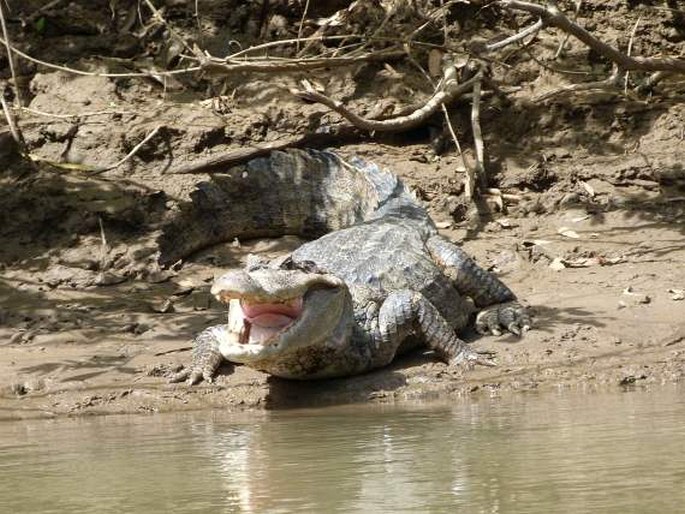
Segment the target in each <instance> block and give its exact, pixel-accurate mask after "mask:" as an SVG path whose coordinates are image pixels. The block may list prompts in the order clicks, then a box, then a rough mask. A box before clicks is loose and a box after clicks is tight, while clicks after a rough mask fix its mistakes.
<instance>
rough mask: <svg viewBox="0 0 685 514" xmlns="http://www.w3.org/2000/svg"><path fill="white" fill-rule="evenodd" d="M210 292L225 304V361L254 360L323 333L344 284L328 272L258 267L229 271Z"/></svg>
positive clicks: (342, 294) (344, 290)
mask: <svg viewBox="0 0 685 514" xmlns="http://www.w3.org/2000/svg"><path fill="white" fill-rule="evenodd" d="M211 292H212V294H213V295H214V296H215V297H216V298H217V299H218V300H219V301H221V302H223V303H226V304H228V305H229V312H228V331H227V335H226V341H224V342H223V343H222V353H223V354H224V356H225V357H226V358H228V359H229V360H231V359H232V360H237V359H236V357H239V358H240V359H250V360H254V359H257V358H258V357H260V356H264V355H265V354H269V353H274V352H275V353H278V352H282V351H284V350H286V349H292V348H294V347H299V346H302V345H307V344H311V342H312V341H313V340H315V339H317V338H318V336H319V335H325V333H326V332H327V331H328V330H330V327H331V326H335V325H336V324H337V321H338V320H337V319H335V320H334V319H333V317H335V316H337V314H336V313H337V312H338V310H339V309H338V304H339V303H341V301H340V300H341V299H342V298H344V297H345V296H346V295H347V287H346V286H345V284H344V283H343V282H342V281H341V280H340V279H338V278H337V277H335V276H333V275H329V274H324V273H311V272H305V271H300V270H282V269H273V268H262V269H257V270H251V271H247V270H237V271H231V272H228V273H226V274H225V275H223V276H221V277H219V278H218V279H217V280H216V281H215V282H214V284H213V286H212V289H211ZM238 361H242V360H238Z"/></svg>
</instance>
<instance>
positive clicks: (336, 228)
mask: <svg viewBox="0 0 685 514" xmlns="http://www.w3.org/2000/svg"><path fill="white" fill-rule="evenodd" d="M288 234H290V235H298V236H300V237H303V238H308V239H312V240H311V241H309V242H307V243H305V244H303V245H302V246H300V247H299V248H298V249H296V250H295V251H294V252H292V253H291V254H290V255H288V256H287V257H284V258H279V259H276V260H273V261H271V262H267V261H263V260H260V259H258V258H252V259H251V260H249V261H248V264H247V266H246V267H245V268H244V269H241V270H234V271H229V272H228V273H226V274H225V275H223V276H221V277H220V278H218V279H217V280H216V281H215V282H214V284H213V285H212V288H211V293H212V294H213V295H214V296H215V297H216V298H218V299H219V300H220V301H221V302H224V303H226V304H228V311H229V312H228V322H227V323H224V324H220V325H216V326H212V327H209V328H207V329H205V330H204V331H202V332H201V333H200V334H199V335H197V337H196V338H195V340H194V343H193V352H192V363H191V364H190V367H188V368H186V369H184V370H182V371H181V372H180V373H178V374H176V376H174V377H173V378H172V381H182V380H186V379H187V380H188V382H189V383H191V384H194V383H197V382H200V381H201V380H203V379H204V380H205V381H208V382H211V381H212V379H213V377H214V375H215V373H216V370H217V368H218V367H219V366H220V364H221V363H222V362H223V361H224V360H228V361H230V362H234V363H242V364H246V365H248V366H251V367H253V368H255V369H258V370H261V371H265V372H267V373H270V374H272V375H275V376H278V377H284V378H290V379H317V378H326V377H339V376H347V375H354V374H358V373H363V372H365V371H368V370H371V369H374V368H379V367H381V366H385V365H387V364H389V363H390V362H391V361H392V360H393V359H394V358H395V357H396V356H397V355H399V354H401V353H404V352H406V351H407V350H409V349H411V348H415V347H417V346H418V345H424V346H427V347H428V348H430V349H432V350H434V352H435V353H436V354H437V356H438V357H439V358H440V359H442V360H443V361H445V362H447V363H448V364H449V365H450V366H462V365H466V366H470V365H473V364H484V365H489V364H492V359H491V357H490V356H489V355H486V354H482V353H478V352H476V351H474V350H473V349H472V348H471V347H470V346H469V345H468V344H467V343H465V342H464V341H462V340H461V339H460V338H459V336H458V335H457V332H458V331H460V330H462V329H464V328H465V327H466V326H467V325H468V324H469V322H470V321H471V319H472V318H473V317H474V316H473V314H474V313H475V312H476V311H477V310H479V312H478V314H477V316H475V326H476V329H477V330H478V331H479V332H481V333H493V334H500V333H501V331H502V330H507V331H509V332H512V333H515V334H521V333H522V332H525V331H526V330H527V329H528V328H529V326H530V318H529V316H528V314H527V313H526V310H525V308H524V307H523V306H522V305H520V304H519V303H518V302H517V301H516V298H515V296H514V294H513V293H512V291H511V290H510V289H509V288H508V287H507V286H506V285H504V284H503V283H502V282H501V281H500V280H499V279H498V278H497V277H495V276H494V275H492V274H491V273H489V272H487V271H485V270H484V269H482V268H480V267H479V266H478V265H477V264H476V263H475V262H474V261H473V260H472V259H471V258H470V257H469V256H468V255H466V253H465V252H464V251H463V250H462V249H461V248H459V247H458V246H457V245H455V244H453V243H452V242H450V241H449V240H448V239H446V238H445V237H443V236H441V235H439V234H438V231H437V229H436V226H435V224H434V222H433V221H432V220H431V218H430V216H429V215H428V213H427V212H426V210H425V209H424V208H423V207H422V206H421V205H420V203H419V201H418V200H417V199H416V198H415V197H414V195H413V194H412V193H411V192H410V191H409V189H408V188H407V187H406V186H405V185H404V184H403V183H402V181H401V180H400V179H399V178H398V177H397V176H395V175H393V174H392V173H390V172H388V171H385V170H383V169H380V168H379V167H378V166H376V165H374V164H371V163H368V162H364V161H362V160H360V159H358V158H353V159H351V160H349V161H345V160H344V159H343V158H341V157H340V156H338V155H336V154H335V153H332V152H329V151H314V150H293V151H287V152H281V151H277V152H273V153H271V154H270V155H269V156H267V157H263V158H257V159H254V160H252V161H250V162H248V163H247V164H246V165H244V166H240V167H236V168H233V169H231V170H229V172H228V173H226V174H223V175H216V176H214V177H213V179H212V181H210V182H204V183H201V184H200V185H199V186H198V188H197V190H196V191H194V192H193V194H192V202H189V203H188V204H187V205H186V206H184V207H183V208H182V212H181V213H180V214H179V215H178V217H177V218H176V221H174V222H173V223H171V224H170V225H169V226H167V227H166V229H165V231H164V233H163V234H162V236H161V238H160V241H159V243H160V250H161V254H160V255H161V256H160V261H161V262H162V264H166V265H169V264H172V263H174V262H176V261H177V260H179V259H182V258H184V257H186V256H188V255H189V254H191V253H192V252H194V251H197V250H199V249H201V248H203V247H206V246H209V245H211V244H215V243H219V242H225V241H230V240H233V239H234V238H236V237H237V238H255V237H274V236H283V235H288Z"/></svg>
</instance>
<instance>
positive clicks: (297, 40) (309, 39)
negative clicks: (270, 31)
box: [223, 34, 362, 62]
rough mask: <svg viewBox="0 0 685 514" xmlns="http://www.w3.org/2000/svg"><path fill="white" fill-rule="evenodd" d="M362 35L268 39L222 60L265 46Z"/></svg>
mask: <svg viewBox="0 0 685 514" xmlns="http://www.w3.org/2000/svg"><path fill="white" fill-rule="evenodd" d="M361 37H362V36H358V35H356V34H347V35H342V36H312V37H302V38H294V39H279V40H277V41H268V42H266V43H262V44H260V45H254V46H250V47H248V48H245V49H244V50H240V51H238V52H235V53H233V54H231V55H229V56H227V57H226V58H224V59H223V60H224V61H225V62H228V61H232V60H234V59H237V58H238V57H242V56H244V55H246V54H249V53H252V52H256V51H258V50H266V49H267V48H272V47H274V46H283V45H292V44H293V43H294V44H298V43H301V42H302V41H335V40H337V39H349V38H361Z"/></svg>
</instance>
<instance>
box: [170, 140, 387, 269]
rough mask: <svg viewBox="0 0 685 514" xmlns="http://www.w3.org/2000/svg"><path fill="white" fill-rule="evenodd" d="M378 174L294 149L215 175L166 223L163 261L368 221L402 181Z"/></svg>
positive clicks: (320, 153)
mask: <svg viewBox="0 0 685 514" xmlns="http://www.w3.org/2000/svg"><path fill="white" fill-rule="evenodd" d="M376 172H377V170H376V169H371V168H369V169H368V170H367V166H366V165H363V166H361V165H357V164H356V163H355V164H354V165H351V164H347V163H344V162H343V161H342V160H341V159H340V158H339V157H338V156H337V155H335V154H334V153H331V152H328V151H316V150H288V151H275V152H272V153H271V154H270V155H269V156H268V157H263V158H257V159H254V160H251V161H249V162H248V163H246V164H245V165H242V166H236V167H234V168H231V169H230V170H228V172H227V173H225V174H216V175H214V176H212V179H211V180H209V181H207V182H202V183H200V184H198V186H197V189H196V190H195V191H194V192H193V193H191V201H190V202H187V203H186V204H184V205H182V206H181V208H180V211H179V212H178V213H177V214H176V215H175V216H174V217H173V219H172V220H171V221H169V222H168V223H167V224H166V225H165V226H164V227H163V228H162V233H161V235H160V237H159V240H158V245H159V249H160V256H159V262H160V264H162V265H170V264H173V263H174V262H177V261H178V260H180V259H184V258H186V257H188V256H189V255H190V254H192V253H194V252H196V251H198V250H201V249H203V248H206V247H208V246H210V245H213V244H217V243H222V242H226V241H232V240H233V239H235V238H239V239H250V238H258V237H279V236H283V235H297V236H300V237H303V238H315V237H319V236H321V235H323V234H325V233H328V232H331V231H333V230H338V229H341V228H344V227H347V226H350V225H353V224H355V223H358V222H360V221H363V220H365V219H368V218H369V217H371V215H372V213H373V212H374V210H375V209H376V208H377V206H378V205H379V203H380V201H381V199H382V198H383V197H385V196H386V194H387V193H386V192H387V191H388V190H389V189H392V188H394V187H395V186H394V185H393V184H395V183H396V182H397V179H396V178H394V176H393V175H391V174H389V173H381V175H378V174H377V173H376ZM371 177H373V178H371ZM393 179H394V181H395V182H392V180H393Z"/></svg>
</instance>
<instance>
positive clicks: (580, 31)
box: [499, 0, 685, 73]
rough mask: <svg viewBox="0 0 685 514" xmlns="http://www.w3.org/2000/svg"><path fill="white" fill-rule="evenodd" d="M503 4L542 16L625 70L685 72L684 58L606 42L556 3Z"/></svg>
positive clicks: (509, 0)
mask: <svg viewBox="0 0 685 514" xmlns="http://www.w3.org/2000/svg"><path fill="white" fill-rule="evenodd" d="M499 3H500V5H502V6H504V7H507V8H510V9H516V10H519V11H526V12H529V13H531V14H534V15H536V16H539V17H540V18H541V19H542V21H543V22H544V24H545V25H546V26H553V27H557V28H560V29H561V30H563V31H565V32H568V33H569V34H571V35H572V36H574V37H576V38H578V39H579V40H580V41H582V42H583V43H585V44H586V45H587V46H589V47H590V48H592V49H593V50H594V51H596V52H597V53H598V54H600V55H603V56H604V57H606V58H607V59H609V60H611V61H613V62H615V63H616V64H618V65H619V66H620V67H621V68H622V69H623V70H625V71H627V70H638V71H670V72H676V71H677V72H680V73H685V59H676V58H672V57H667V58H656V57H632V56H629V55H626V54H624V53H623V52H621V51H619V50H616V49H615V48H613V47H612V46H610V45H607V44H606V43H603V42H602V41H600V40H599V39H597V38H596V37H594V36H593V35H592V34H590V33H589V32H588V31H587V30H585V29H584V28H583V27H581V26H580V25H578V24H576V23H574V22H572V21H571V20H569V19H568V18H567V17H566V15H564V13H563V12H561V11H560V10H559V9H558V8H557V7H555V6H553V5H548V6H543V5H538V4H535V3H531V2H523V1H520V0H499Z"/></svg>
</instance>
